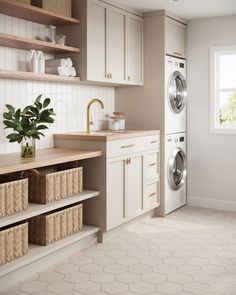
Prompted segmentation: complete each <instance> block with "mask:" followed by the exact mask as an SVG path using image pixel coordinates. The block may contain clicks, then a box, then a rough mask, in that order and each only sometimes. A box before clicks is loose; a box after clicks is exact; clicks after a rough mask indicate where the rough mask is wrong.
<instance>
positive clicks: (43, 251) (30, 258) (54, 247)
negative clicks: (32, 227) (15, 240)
mask: <svg viewBox="0 0 236 295" xmlns="http://www.w3.org/2000/svg"><path fill="white" fill-rule="evenodd" d="M98 232H99V228H98V227H94V226H89V225H84V226H83V228H82V230H81V231H80V232H79V233H76V234H74V235H71V236H69V237H67V238H65V239H63V240H60V241H57V242H55V243H53V244H51V245H48V246H38V245H32V244H30V245H29V253H28V255H26V256H24V257H22V258H19V259H17V260H15V261H12V262H10V263H8V264H6V265H2V266H1V267H0V277H2V276H4V275H6V274H8V273H10V272H12V271H14V270H17V269H19V268H21V267H23V266H25V265H27V264H29V263H32V262H34V261H36V260H38V259H40V258H43V257H45V256H47V255H49V254H51V253H54V252H56V251H58V250H60V249H63V248H64V247H66V246H69V245H71V244H73V243H76V242H78V241H80V240H82V239H85V238H87V237H89V236H92V235H94V234H96V233H98Z"/></svg>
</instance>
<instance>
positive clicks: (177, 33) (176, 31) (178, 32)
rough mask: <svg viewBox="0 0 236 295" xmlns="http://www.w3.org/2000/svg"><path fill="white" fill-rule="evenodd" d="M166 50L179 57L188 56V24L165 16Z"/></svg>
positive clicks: (167, 52)
mask: <svg viewBox="0 0 236 295" xmlns="http://www.w3.org/2000/svg"><path fill="white" fill-rule="evenodd" d="M165 51H166V54H170V55H173V56H177V57H183V58H184V57H186V24H184V23H181V22H179V21H177V20H174V19H172V18H169V17H166V18H165Z"/></svg>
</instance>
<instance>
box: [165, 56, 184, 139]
mask: <svg viewBox="0 0 236 295" xmlns="http://www.w3.org/2000/svg"><path fill="white" fill-rule="evenodd" d="M165 58H166V65H165V134H173V133H179V132H186V100H187V85H186V61H185V60H183V59H179V58H176V57H172V56H167V55H166V57H165Z"/></svg>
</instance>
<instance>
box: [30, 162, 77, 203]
mask: <svg viewBox="0 0 236 295" xmlns="http://www.w3.org/2000/svg"><path fill="white" fill-rule="evenodd" d="M55 169H56V168H55V167H48V168H41V169H38V170H35V169H34V170H30V171H27V172H26V177H28V178H29V201H30V202H32V203H39V204H47V203H51V202H55V201H59V200H61V199H65V198H68V197H72V196H75V195H78V194H79V193H81V192H82V190H83V168H82V167H78V168H73V169H68V170H63V171H59V172H55Z"/></svg>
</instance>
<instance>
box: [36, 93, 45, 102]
mask: <svg viewBox="0 0 236 295" xmlns="http://www.w3.org/2000/svg"><path fill="white" fill-rule="evenodd" d="M42 96H43V95H42V94H40V95H39V96H37V97H36V99H35V102H40V100H41V98H42Z"/></svg>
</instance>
